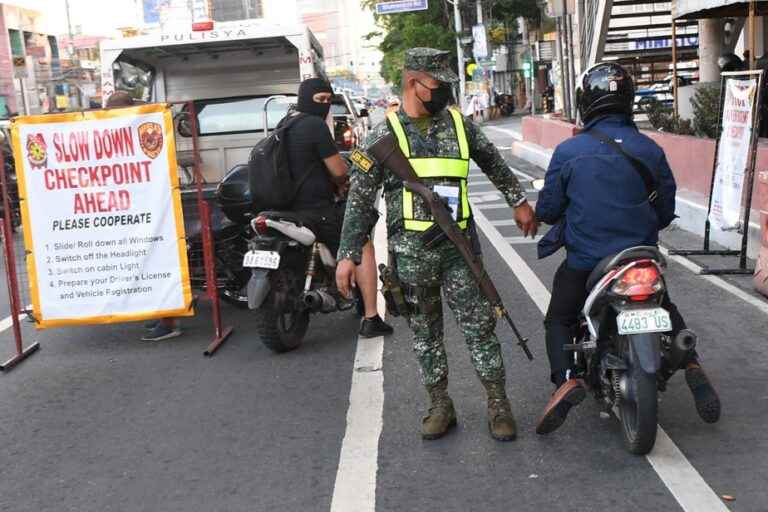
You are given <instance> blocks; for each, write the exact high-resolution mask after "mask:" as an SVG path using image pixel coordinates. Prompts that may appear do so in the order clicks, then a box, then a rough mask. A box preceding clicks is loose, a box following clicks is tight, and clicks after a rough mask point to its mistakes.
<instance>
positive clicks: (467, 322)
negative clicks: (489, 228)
mask: <svg viewBox="0 0 768 512" xmlns="http://www.w3.org/2000/svg"><path fill="white" fill-rule="evenodd" d="M397 273H398V276H399V277H400V280H401V281H402V282H403V283H405V284H407V285H408V286H409V287H412V288H415V289H416V290H415V291H409V292H408V293H407V296H406V300H407V301H408V303H409V305H410V307H411V309H412V313H411V316H410V319H409V324H410V327H411V329H412V330H413V336H414V345H413V350H414V352H415V353H416V356H417V357H418V359H419V364H420V365H421V380H422V383H423V384H424V385H425V386H431V385H433V384H436V383H437V382H439V381H440V380H442V379H444V378H446V377H447V376H448V358H447V356H446V352H445V345H444V344H443V306H442V300H441V296H440V293H439V291H438V290H435V292H434V293H425V290H426V289H429V288H431V289H433V290H434V289H436V288H438V287H441V288H442V292H443V294H444V295H445V298H446V300H447V301H448V307H449V308H450V309H451V311H452V312H453V314H454V316H455V318H456V322H457V324H458V326H459V329H460V330H461V332H462V334H463V335H464V338H465V340H466V344H467V347H468V349H469V354H470V358H471V360H472V364H473V365H474V367H475V371H476V372H477V375H478V376H479V377H480V378H481V379H482V380H491V381H497V380H501V379H503V378H504V360H503V359H502V356H501V347H500V346H499V340H498V339H497V338H496V334H495V333H494V330H495V328H496V317H495V315H494V314H493V309H492V307H491V304H490V302H489V301H488V299H486V298H485V296H484V295H483V294H482V293H481V292H480V288H479V287H478V285H477V281H476V280H475V278H474V276H473V275H472V272H471V271H470V269H469V267H468V266H467V264H466V263H465V262H464V260H463V259H462V258H461V255H460V254H459V253H458V251H457V250H456V248H455V247H454V246H453V245H452V244H451V243H449V242H445V243H442V244H441V245H440V246H438V247H437V248H435V249H433V250H430V251H426V250H424V251H420V252H419V253H418V254H412V253H410V252H409V253H407V254H402V253H398V254H397Z"/></svg>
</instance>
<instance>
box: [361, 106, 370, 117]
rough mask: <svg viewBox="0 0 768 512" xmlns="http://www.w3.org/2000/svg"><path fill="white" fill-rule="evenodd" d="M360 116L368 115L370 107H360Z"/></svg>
mask: <svg viewBox="0 0 768 512" xmlns="http://www.w3.org/2000/svg"><path fill="white" fill-rule="evenodd" d="M359 115H360V117H368V115H369V114H368V109H367V108H361V109H360V114H359Z"/></svg>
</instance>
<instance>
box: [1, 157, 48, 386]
mask: <svg viewBox="0 0 768 512" xmlns="http://www.w3.org/2000/svg"><path fill="white" fill-rule="evenodd" d="M0 184H1V186H2V189H3V222H2V236H3V259H4V261H5V277H6V283H7V285H8V303H9V304H10V307H11V322H12V327H13V338H14V340H15V345H16V354H15V355H14V356H12V357H11V358H10V359H8V360H7V361H6V362H4V363H3V364H2V365H0V371H8V370H10V369H11V368H13V367H14V366H16V365H18V364H19V363H20V362H22V361H23V360H24V359H26V358H27V357H29V356H30V355H31V354H33V353H34V352H36V351H37V350H38V349H39V348H40V344H39V343H37V342H34V343H32V344H31V345H30V346H28V347H27V348H24V340H23V339H22V335H21V324H20V323H19V316H20V315H21V314H22V311H21V310H22V306H21V299H20V295H19V280H18V275H17V273H16V254H15V252H14V247H13V243H14V242H13V224H12V223H13V220H12V217H13V213H12V205H11V201H10V199H9V197H8V195H9V186H8V185H9V184H8V180H7V179H6V175H5V158H4V155H3V149H2V148H0Z"/></svg>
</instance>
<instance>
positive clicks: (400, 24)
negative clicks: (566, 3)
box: [361, 0, 541, 87]
mask: <svg viewBox="0 0 768 512" xmlns="http://www.w3.org/2000/svg"><path fill="white" fill-rule="evenodd" d="M379 1H380V0H361V5H362V6H363V8H365V9H370V10H371V11H373V12H374V17H375V18H376V22H377V24H378V25H379V26H380V27H381V28H382V29H383V30H382V32H383V34H385V35H384V39H383V40H382V41H381V43H380V44H379V50H381V52H382V53H383V54H384V57H383V58H382V61H381V76H382V77H383V78H384V79H385V80H386V81H387V82H389V83H390V84H393V85H394V86H395V87H398V86H399V85H400V83H401V79H402V69H403V60H404V54H405V51H406V50H408V49H409V48H416V47H419V46H427V47H430V48H437V49H439V50H447V51H449V52H451V55H453V56H454V57H455V55H456V31H455V30H454V20H453V6H452V4H449V3H448V2H447V1H446V0H432V1H430V2H429V9H427V10H425V11H416V12H409V13H399V14H387V15H377V14H375V12H376V3H377V2H379ZM457 1H458V0H457ZM460 9H461V18H462V22H463V26H464V30H465V31H467V32H469V29H468V27H471V26H472V24H474V23H475V19H476V18H475V16H476V14H475V12H476V11H475V2H474V1H466V0H465V1H462V2H461V3H460ZM483 10H484V13H483V17H484V19H485V20H486V25H487V26H489V27H490V28H491V31H490V36H491V40H492V42H496V43H503V42H506V41H508V40H509V39H510V37H509V34H507V37H506V38H504V37H503V35H502V34H501V33H500V32H499V31H498V27H499V26H502V27H506V29H505V30H506V31H508V32H514V27H515V26H516V19H517V18H518V17H524V18H526V19H527V20H529V21H530V22H532V23H533V25H534V26H537V25H538V24H539V23H540V21H541V10H540V7H539V5H538V3H537V1H536V0H492V1H486V2H485V4H484V9H483ZM494 30H496V32H494ZM382 32H374V33H371V34H369V35H368V36H366V38H367V39H369V40H370V39H373V38H374V37H378V36H381V35H382ZM504 39H506V41H505V40H504ZM454 61H455V59H454ZM457 71H458V70H457Z"/></svg>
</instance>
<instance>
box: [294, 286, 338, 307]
mask: <svg viewBox="0 0 768 512" xmlns="http://www.w3.org/2000/svg"><path fill="white" fill-rule="evenodd" d="M301 302H302V304H304V305H305V306H306V307H307V309H309V310H310V311H312V312H317V311H322V312H323V313H330V312H332V311H336V299H334V298H333V297H332V296H331V295H329V294H328V293H326V292H324V291H322V290H312V291H309V292H304V293H303V294H302V295H301Z"/></svg>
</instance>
